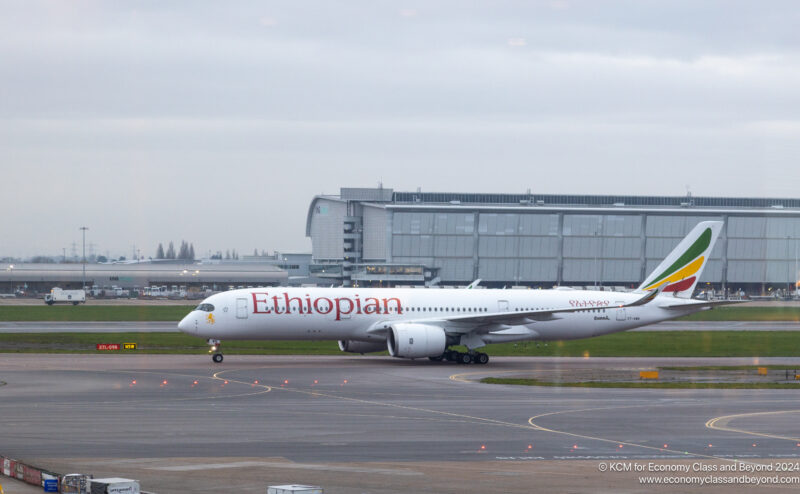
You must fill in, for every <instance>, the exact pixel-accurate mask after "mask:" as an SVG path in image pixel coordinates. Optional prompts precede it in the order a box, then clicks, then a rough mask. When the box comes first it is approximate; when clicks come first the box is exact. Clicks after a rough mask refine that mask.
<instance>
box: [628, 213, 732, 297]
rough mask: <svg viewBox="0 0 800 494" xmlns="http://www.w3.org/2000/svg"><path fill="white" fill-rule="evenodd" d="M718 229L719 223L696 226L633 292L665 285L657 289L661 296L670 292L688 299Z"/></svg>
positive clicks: (704, 223) (709, 222) (720, 224)
mask: <svg viewBox="0 0 800 494" xmlns="http://www.w3.org/2000/svg"><path fill="white" fill-rule="evenodd" d="M722 225H723V222H722V221H703V222H701V223H698V225H697V226H695V227H694V228H693V229H692V231H691V232H689V234H688V235H687V236H686V237H685V238H684V239H683V240H681V243H679V244H678V246H677V247H675V249H673V251H672V252H670V253H669V255H668V256H667V257H666V259H664V260H663V261H662V262H661V264H659V265H658V267H657V268H656V269H655V271H653V272H652V273H650V276H648V277H647V279H646V280H645V281H644V283H642V284H641V285H640V286H639V288H638V289H637V291H650V290H656V289H659V288H660V287H662V286H663V285H666V286H663V288H661V289H662V290H663V291H664V292H673V293H674V295H675V296H676V297H680V298H691V296H692V293H694V287H695V286H696V285H697V280H699V279H700V275H701V274H702V272H703V268H704V267H705V266H706V263H708V258H709V256H710V255H711V250H712V249H713V248H714V243H715V242H716V241H717V237H719V233H720V231H721V230H722Z"/></svg>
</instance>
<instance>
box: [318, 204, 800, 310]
mask: <svg viewBox="0 0 800 494" xmlns="http://www.w3.org/2000/svg"><path fill="white" fill-rule="evenodd" d="M704 220H722V221H724V223H725V228H723V231H722V234H721V236H720V238H719V240H718V241H717V245H716V247H715V249H714V251H713V254H712V257H711V259H710V261H709V264H708V266H707V267H706V269H705V271H704V273H703V276H702V278H701V283H702V284H701V285H699V288H701V287H702V288H704V289H709V288H713V289H714V290H723V291H725V292H726V293H731V292H733V291H736V292H738V291H739V290H743V291H744V292H746V293H748V294H750V295H757V294H769V293H771V292H773V291H780V292H781V293H786V292H788V291H793V290H794V289H795V286H796V282H797V279H798V264H797V261H798V259H797V257H798V242H800V199H770V198H732V197H692V196H674V197H673V196H605V195H543V194H531V193H526V194H479V193H430V192H421V191H417V192H395V191H393V190H392V189H386V188H373V189H364V188H342V189H341V190H340V193H339V195H320V196H316V197H314V198H313V199H312V201H311V204H310V206H309V209H308V215H307V220H306V235H307V236H308V237H310V238H311V244H312V261H311V265H310V266H309V269H310V271H311V273H312V275H314V276H318V277H320V278H323V279H330V280H331V282H334V283H337V284H338V283H341V284H343V285H345V286H387V285H393V286H397V285H412V286H413V285H425V286H434V285H448V286H462V285H467V284H469V283H471V282H472V281H474V280H476V279H481V280H482V284H483V285H486V286H491V287H503V286H528V287H543V288H549V287H552V286H554V285H561V286H575V287H592V286H602V287H610V288H615V289H625V288H631V287H635V286H638V284H639V283H640V282H641V281H642V280H643V279H644V278H645V276H646V274H648V273H649V272H650V271H651V270H653V269H655V267H656V265H657V264H658V263H659V262H661V261H662V260H663V258H664V257H666V255H667V254H668V253H669V252H670V251H671V250H672V248H673V247H674V246H675V245H676V244H677V243H678V242H679V241H680V240H681V239H682V238H683V237H684V236H685V235H686V234H687V233H688V232H689V230H690V229H691V228H692V227H693V226H694V225H696V224H697V223H698V222H700V221H704Z"/></svg>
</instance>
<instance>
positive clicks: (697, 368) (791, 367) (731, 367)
mask: <svg viewBox="0 0 800 494" xmlns="http://www.w3.org/2000/svg"><path fill="white" fill-rule="evenodd" d="M759 367H766V368H767V369H769V370H794V369H800V365H698V366H691V367H659V368H658V369H659V370H668V371H714V370H721V371H734V370H753V371H754V370H756V369H758V368H759Z"/></svg>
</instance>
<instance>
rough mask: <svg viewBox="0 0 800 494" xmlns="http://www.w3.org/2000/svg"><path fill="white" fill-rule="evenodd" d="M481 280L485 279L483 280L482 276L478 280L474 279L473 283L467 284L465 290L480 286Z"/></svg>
mask: <svg viewBox="0 0 800 494" xmlns="http://www.w3.org/2000/svg"><path fill="white" fill-rule="evenodd" d="M481 281H483V280H481V279H480V278H478V279H477V280H475V281H473V282H472V283H470V284H469V285H467V286H466V288H465V290H471V289H473V288H475V287H476V286H478V285H480V284H481Z"/></svg>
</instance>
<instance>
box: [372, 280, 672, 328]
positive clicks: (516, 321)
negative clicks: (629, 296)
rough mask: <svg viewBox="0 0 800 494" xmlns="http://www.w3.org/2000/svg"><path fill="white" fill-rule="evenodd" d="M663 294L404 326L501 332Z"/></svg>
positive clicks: (426, 320) (384, 323)
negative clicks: (419, 325) (585, 305)
mask: <svg viewBox="0 0 800 494" xmlns="http://www.w3.org/2000/svg"><path fill="white" fill-rule="evenodd" d="M659 293H660V291H659V290H653V291H651V292H647V293H645V294H644V296H642V297H640V298H638V299H636V300H634V301H633V302H630V303H628V304H622V305H606V306H602V307H565V308H561V309H541V310H526V311H513V312H511V311H505V312H492V313H484V314H469V315H458V316H455V315H454V316H444V317H436V318H420V319H412V320H405V321H402V322H408V323H419V324H431V325H435V326H443V327H446V328H447V331H448V332H454V333H462V332H463V333H470V332H472V331H475V330H477V329H483V330H487V329H488V330H490V331H493V330H499V329H502V328H503V327H505V326H520V325H524V324H531V323H533V322H537V321H552V320H554V319H560V318H559V316H558V315H559V314H565V313H573V312H589V311H592V310H597V309H621V308H626V307H637V306H640V305H644V304H647V303H649V302H651V301H652V300H654V299H655V298H656V296H658V294H659ZM393 322H394V321H382V322H380V323H378V324H375V325H374V326H373V328H372V329H370V330H369V332H370V333H380V332H383V331H385V330H386V329H387V328H388V326H390V325H391V324H392V323H393Z"/></svg>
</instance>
